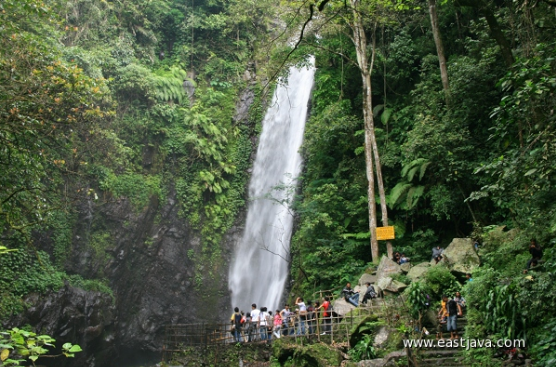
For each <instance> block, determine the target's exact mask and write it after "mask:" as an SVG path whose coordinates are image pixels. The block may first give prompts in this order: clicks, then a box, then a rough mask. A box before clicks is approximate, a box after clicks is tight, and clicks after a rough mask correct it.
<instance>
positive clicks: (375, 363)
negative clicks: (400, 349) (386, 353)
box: [357, 358, 384, 367]
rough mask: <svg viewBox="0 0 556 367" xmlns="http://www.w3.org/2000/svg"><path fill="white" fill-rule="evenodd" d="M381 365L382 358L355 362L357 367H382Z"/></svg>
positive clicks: (382, 364) (382, 362)
mask: <svg viewBox="0 0 556 367" xmlns="http://www.w3.org/2000/svg"><path fill="white" fill-rule="evenodd" d="M383 366H384V358H377V359H370V360H366V361H359V363H357V367H383Z"/></svg>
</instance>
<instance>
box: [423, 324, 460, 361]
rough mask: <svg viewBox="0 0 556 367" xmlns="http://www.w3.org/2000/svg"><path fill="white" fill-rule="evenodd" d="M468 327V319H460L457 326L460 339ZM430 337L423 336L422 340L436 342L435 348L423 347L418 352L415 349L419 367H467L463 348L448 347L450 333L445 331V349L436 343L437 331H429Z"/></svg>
mask: <svg viewBox="0 0 556 367" xmlns="http://www.w3.org/2000/svg"><path fill="white" fill-rule="evenodd" d="M466 325H467V319H466V318H465V317H462V318H460V319H458V321H457V326H458V331H457V335H458V337H460V338H461V337H462V336H463V334H464V332H465V326H466ZM429 333H430V334H429V335H423V337H422V339H424V340H430V341H435V345H434V346H433V347H428V348H425V347H422V348H420V349H418V350H416V348H414V351H416V352H417V356H418V357H417V361H418V365H419V367H432V366H443V367H465V364H463V359H462V356H461V349H462V348H461V346H457V347H455V346H452V347H447V346H446V344H449V343H450V341H449V337H450V333H448V332H447V331H445V330H443V336H444V343H445V344H443V347H440V346H438V345H437V342H436V330H429ZM446 336H448V338H446Z"/></svg>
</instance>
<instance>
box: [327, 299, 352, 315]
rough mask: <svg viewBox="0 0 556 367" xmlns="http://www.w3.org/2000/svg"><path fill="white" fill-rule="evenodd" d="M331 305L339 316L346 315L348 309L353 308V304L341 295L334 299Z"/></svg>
mask: <svg viewBox="0 0 556 367" xmlns="http://www.w3.org/2000/svg"><path fill="white" fill-rule="evenodd" d="M332 307H333V308H334V312H336V313H337V314H338V315H341V316H344V315H346V314H347V313H348V312H349V311H351V310H353V309H354V308H355V306H353V305H352V304H351V303H349V302H347V301H346V300H345V299H344V298H343V297H342V298H338V299H337V300H335V301H334V303H333V304H332Z"/></svg>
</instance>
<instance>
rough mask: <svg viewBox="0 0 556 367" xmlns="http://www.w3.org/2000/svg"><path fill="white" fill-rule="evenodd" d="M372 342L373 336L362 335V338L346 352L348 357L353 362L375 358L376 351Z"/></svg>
mask: <svg viewBox="0 0 556 367" xmlns="http://www.w3.org/2000/svg"><path fill="white" fill-rule="evenodd" d="M373 342H374V336H373V335H370V334H367V335H364V336H363V338H362V339H361V340H360V341H359V342H358V343H357V344H356V345H355V346H354V347H353V348H352V349H350V350H349V351H348V355H349V356H350V357H351V358H352V359H353V360H354V361H355V362H358V361H362V360H369V359H373V358H376V351H375V348H374V347H373Z"/></svg>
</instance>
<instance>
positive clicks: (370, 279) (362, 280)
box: [357, 273, 378, 287]
mask: <svg viewBox="0 0 556 367" xmlns="http://www.w3.org/2000/svg"><path fill="white" fill-rule="evenodd" d="M377 280H378V278H377V277H376V275H372V274H367V273H365V274H363V275H361V278H359V281H358V282H357V284H358V285H360V286H362V287H364V286H365V283H367V282H369V283H371V284H375V283H376V281H377Z"/></svg>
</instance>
